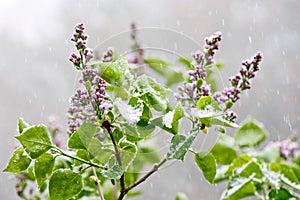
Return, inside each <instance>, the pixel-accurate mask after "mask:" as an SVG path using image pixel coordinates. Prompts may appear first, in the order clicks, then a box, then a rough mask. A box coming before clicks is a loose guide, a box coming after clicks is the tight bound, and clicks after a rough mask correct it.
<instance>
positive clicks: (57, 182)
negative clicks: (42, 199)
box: [49, 169, 83, 200]
mask: <svg viewBox="0 0 300 200" xmlns="http://www.w3.org/2000/svg"><path fill="white" fill-rule="evenodd" d="M82 185H83V184H82V177H81V175H80V174H79V173H76V172H73V171H72V170H70V169H58V170H56V171H55V172H54V173H53V174H52V176H51V178H50V181H49V194H50V199H51V200H66V199H70V198H72V197H74V196H76V195H77V194H78V193H79V192H80V191H81V190H82Z"/></svg>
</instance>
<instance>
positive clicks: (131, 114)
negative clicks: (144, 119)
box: [114, 98, 143, 124]
mask: <svg viewBox="0 0 300 200" xmlns="http://www.w3.org/2000/svg"><path fill="white" fill-rule="evenodd" d="M114 104H115V105H116V106H117V108H118V110H119V112H120V113H121V115H122V116H123V117H124V118H125V120H126V121H128V123H129V124H134V123H136V122H138V121H139V120H140V117H141V116H142V112H143V106H142V104H141V106H140V107H132V106H130V105H128V104H127V103H126V102H125V101H122V100H121V99H120V98H117V99H116V100H115V102H114Z"/></svg>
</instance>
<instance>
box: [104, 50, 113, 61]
mask: <svg viewBox="0 0 300 200" xmlns="http://www.w3.org/2000/svg"><path fill="white" fill-rule="evenodd" d="M113 59H114V50H113V49H112V48H108V49H107V52H106V53H105V54H103V58H102V62H111V61H113Z"/></svg>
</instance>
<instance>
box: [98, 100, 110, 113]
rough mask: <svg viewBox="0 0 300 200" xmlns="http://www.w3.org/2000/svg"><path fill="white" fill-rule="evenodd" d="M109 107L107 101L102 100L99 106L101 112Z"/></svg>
mask: <svg viewBox="0 0 300 200" xmlns="http://www.w3.org/2000/svg"><path fill="white" fill-rule="evenodd" d="M111 107H112V105H111V104H110V103H109V102H108V101H103V102H102V104H101V105H100V106H99V108H100V110H101V111H102V112H104V111H108V110H109V109H110V108H111Z"/></svg>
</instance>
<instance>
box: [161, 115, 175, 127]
mask: <svg viewBox="0 0 300 200" xmlns="http://www.w3.org/2000/svg"><path fill="white" fill-rule="evenodd" d="M173 117H174V111H170V112H168V113H167V114H165V115H164V116H163V118H162V122H163V124H164V125H165V126H166V127H167V128H172V122H173Z"/></svg>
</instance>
